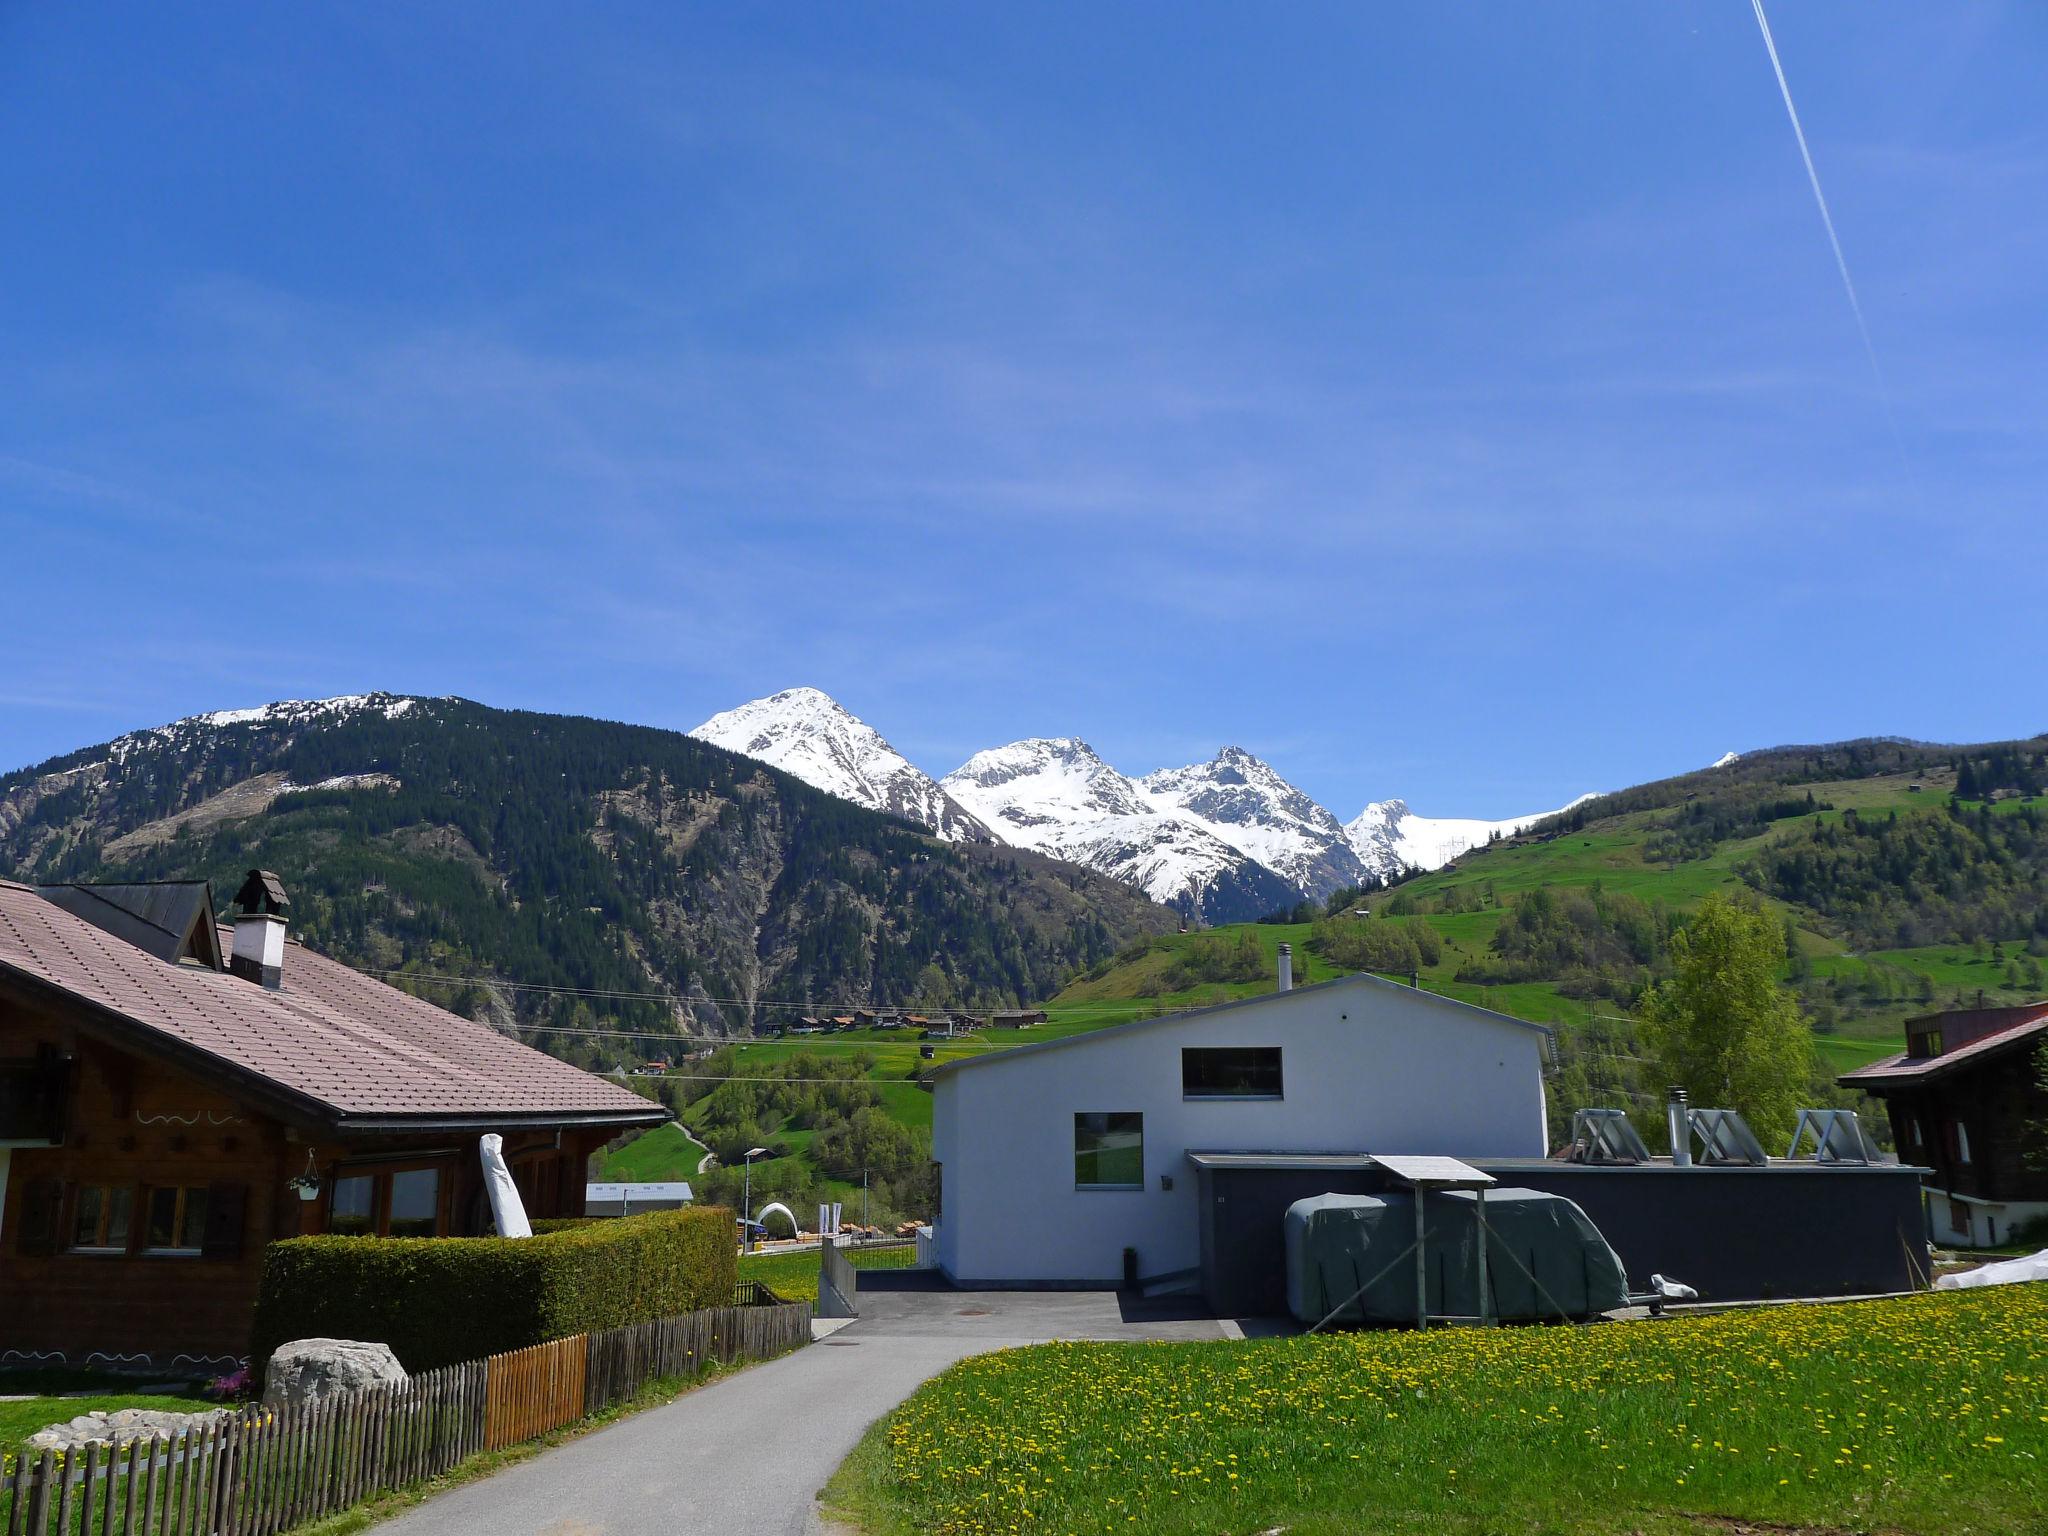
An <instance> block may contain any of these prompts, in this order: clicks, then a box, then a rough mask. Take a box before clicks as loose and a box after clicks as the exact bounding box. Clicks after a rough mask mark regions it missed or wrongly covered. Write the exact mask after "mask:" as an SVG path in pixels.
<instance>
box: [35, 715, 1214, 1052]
mask: <svg viewBox="0 0 2048 1536" xmlns="http://www.w3.org/2000/svg"><path fill="white" fill-rule="evenodd" d="M256 865H261V866H263V867H266V868H270V869H274V870H276V871H277V872H278V873H279V874H280V875H281V876H282V877H283V879H284V882H285V884H286V887H287V889H288V890H289V891H290V892H291V895H292V898H293V903H294V905H293V911H292V926H293V932H294V934H295V935H296V936H298V937H300V938H302V939H304V940H305V941H306V942H307V943H309V944H312V945H314V946H316V947H318V948H320V949H322V950H324V951H326V952H328V953H331V954H334V955H336V956H338V957H339V958H341V959H344V960H346V961H349V962H350V963H352V964H357V965H363V966H368V967H375V968H379V969H384V970H391V971H398V972H413V973H432V974H435V975H451V974H452V975H460V976H477V977H481V978H487V980H486V981H483V982H479V983H477V984H473V985H468V986H463V987H450V986H447V985H445V984H441V983H429V982H427V981H425V980H424V979H421V980H417V981H414V982H411V983H404V982H402V984H408V985H411V986H413V988H414V990H417V991H419V992H420V993H421V994H422V995H424V996H428V997H431V998H433V999H434V1000H435V1001H437V1002H441V1003H444V1004H446V1005H447V1006H450V1007H454V1008H456V1009H457V1010H458V1011H461V1012H464V1013H468V1014H472V1015H475V1016H483V1017H490V1018H492V1019H494V1020H495V1021H497V1022H499V1023H500V1024H501V1025H506V1026H510V1025H513V1024H518V1025H521V1026H524V1027H526V1028H529V1029H535V1028H539V1029H545V1030H546V1031H548V1032H549V1033H548V1035H547V1036H546V1037H544V1038H543V1040H542V1043H543V1044H546V1045H549V1046H550V1047H551V1048H553V1049H556V1050H558V1051H559V1052H560V1053H562V1054H565V1055H568V1056H571V1057H573V1058H576V1059H579V1060H585V1061H593V1060H602V1061H606V1062H609V1061H610V1060H611V1059H613V1057H614V1055H615V1054H618V1053H619V1048H618V1047H616V1046H614V1045H612V1044H610V1043H607V1042H604V1041H603V1039H602V1037H599V1036H590V1035H582V1034H577V1033H572V1031H579V1030H587V1029H596V1028H611V1029H618V1028H625V1029H657V1030H683V1031H688V1032H708V1033H727V1032H733V1031H739V1030H743V1029H745V1028H747V1027H748V1026H749V1025H750V1024H752V1023H753V1022H755V1021H756V1020H779V1019H780V1018H782V1017H783V1013H782V1012H781V1011H779V1010H776V1009H765V1008H763V1007H761V1006H759V1005H760V1003H761V1002H762V1001H763V1000H771V1001H791V1000H795V1001H802V1000H805V999H815V1000H816V1001H817V1002H818V1003H819V1004H820V1005H823V1004H826V1003H846V1002H851V1001H854V1000H863V999H872V1000H874V1001H877V1002H885V1003H904V1002H920V1003H925V1004H929V1005H931V1006H935V1007H936V1006H943V1005H947V1004H959V1005H963V1006H965V1005H981V1004H993V1003H998V1002H1009V1001H1015V1000H1019V999H1025V998H1032V997H1038V996H1043V995H1045V994H1047V993H1049V992H1051V991H1053V990H1055V989H1056V988H1057V987H1058V986H1059V984H1060V981H1061V979H1062V978H1063V977H1065V976H1066V975H1068V974H1069V973H1071V972H1072V971H1073V970H1074V969H1076V968H1078V967H1086V966H1088V965H1090V964H1093V963H1095V962H1096V961H1098V960H1100V959H1101V958H1102V957H1104V956H1106V955H1108V954H1110V953H1111V952H1113V951H1114V950H1115V949H1116V947H1117V946H1118V945H1119V944H1121V943H1124V942H1127V941H1129V940H1130V939H1132V938H1133V937H1135V936H1138V935H1140V934H1143V933H1147V932H1153V931H1158V930H1161V929H1163V928H1166V927H1169V926H1171V925H1172V922H1173V919H1172V917H1171V915H1170V914H1169V913H1167V912H1166V911H1165V910H1164V909H1162V908H1160V907H1157V906H1155V905H1153V904H1152V903H1151V902H1149V901H1147V900H1145V899H1144V898H1143V897H1142V896H1140V895H1139V894H1138V893H1136V892H1134V891H1132V890H1130V889H1128V888H1127V887H1125V886H1122V885H1120V884H1118V883H1116V882H1114V881H1112V880H1109V879H1106V878H1104V877H1102V876H1099V875H1094V874H1090V873H1089V872H1087V871H1085V870H1081V869H1077V868H1074V867H1072V866H1069V865H1064V864H1060V863H1057V862H1055V861H1053V860H1051V859H1047V858H1043V857H1040V856H1038V855H1035V854H1032V853H1029V852H1025V851H1023V850H1018V849H1010V848H997V847H991V846H987V845H975V844H961V843H946V842H941V841H939V840H937V839H934V838H932V837H930V836H928V835H926V834H925V833H923V832H922V831H920V830H918V829H916V828H913V827H911V826H909V825H907V824H905V823H903V822H901V821H898V820H895V819H894V818H892V817H889V816H886V815H882V814H879V813H877V812H873V811H869V810H864V809H862V808H860V807H857V806H854V805H851V804H849V803H847V802H846V801H844V800H841V799H837V798H835V797H833V796H831V795H827V794H823V793H821V792H819V791H817V790H815V789H812V788H810V787H809V786H807V785H805V784H802V783H800V782H798V781H797V780H795V779H793V778H791V777H789V776H788V775H786V774H783V773H780V772H777V771H775V770H773V769H770V768H767V767H764V766H763V765H762V764H760V763H758V762H754V761H752V760H750V759H747V758H743V757H740V756H737V755H735V754H733V753H730V752H726V751H724V750H722V749H720V748H717V747H714V746H710V745H707V744H706V743H703V742H700V741H696V740H693V739H692V738H690V737H688V736H685V735H682V734H680V733H678V732H671V731H662V730H654V729H650V728H646V727H640V726H629V725H619V724H613V723H610V722H606V721H599V720H589V719H581V718H576V717H570V716H561V715H544V714H531V713H523V712H519V711H511V710H499V709H492V708H488V707H486V706H484V705H481V704H475V703H471V702H468V701H466V700H461V699H410V698H397V697H393V696H390V695H381V694H379V695H367V696H362V697H356V698H348V699H340V700H328V701H322V702H319V703H311V704H284V705H272V706H268V707H267V708H265V709H261V710H242V711H227V712H222V713H219V714H214V715H206V716H198V717H195V718H193V719H190V720H185V721H180V722H178V723H176V724H174V725H170V726H165V727H162V728H159V729H155V730H148V731H139V732H136V733H133V734H131V735H129V736H125V737H122V738H119V739H118V740H116V741H113V742H109V743H106V744H105V745H102V746H97V747H91V748H86V749H84V750H81V751H78V752H74V753H71V754H68V755H67V756H64V757H61V758H57V759H53V760H52V761H50V762H47V763H43V764H40V765H38V766H36V767H34V768H30V769H25V770H22V771H19V772H16V773H11V774H8V775H6V776H5V777H0V871H4V872H5V873H6V874H8V875H11V876H12V877H14V878H16V879H21V880H28V881H58V880H72V879H109V878H121V879H157V878H183V877H204V878H208V879H211V880H212V881H213V882H214V889H215V892H216V896H217V897H219V898H222V899H224V898H225V895H226V893H228V892H231V891H232V890H233V889H234V887H235V885H236V883H237V882H238V880H239V877H240V875H241V873H242V872H243V871H244V870H246V869H248V868H250V867H251V866H256ZM543 988H575V989H580V990H581V991H583V992H600V993H612V994H627V995H623V996H611V997H597V998H592V997H589V996H577V995H571V994H568V993H562V992H549V991H545V990H540V989H543ZM670 996H672V997H673V998H677V999H680V1001H672V1000H670ZM640 1053H641V1052H640V1051H638V1050H636V1049H633V1048H628V1049H627V1050H626V1051H625V1054H629V1055H630V1054H640ZM646 1053H647V1054H653V1051H651V1050H649V1051H647V1052H646Z"/></svg>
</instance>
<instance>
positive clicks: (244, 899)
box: [235, 869, 292, 916]
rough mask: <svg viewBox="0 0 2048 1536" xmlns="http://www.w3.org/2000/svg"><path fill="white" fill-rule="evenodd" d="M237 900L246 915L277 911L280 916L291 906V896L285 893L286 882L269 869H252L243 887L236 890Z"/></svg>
mask: <svg viewBox="0 0 2048 1536" xmlns="http://www.w3.org/2000/svg"><path fill="white" fill-rule="evenodd" d="M235 901H236V902H237V904H239V905H240V907H241V909H242V912H243V914H244V915H245V916H252V915H257V914H262V913H275V914H277V915H279V916H282V915H283V914H284V910H285V909H286V908H287V907H289V906H290V905H291V904H292V903H291V898H290V897H288V896H286V895H285V893H284V882H283V881H281V880H279V879H278V878H277V876H276V875H273V874H272V873H271V872H270V871H269V870H267V869H252V870H250V871H249V875H248V878H247V879H245V880H244V881H243V882H242V888H241V889H240V890H238V891H236V892H235Z"/></svg>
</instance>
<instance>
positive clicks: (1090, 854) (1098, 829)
mask: <svg viewBox="0 0 2048 1536" xmlns="http://www.w3.org/2000/svg"><path fill="white" fill-rule="evenodd" d="M939 782H940V784H941V785H942V786H943V787H944V788H945V790H946V792H947V793H948V794H950V795H952V797H953V798H954V799H955V800H957V801H959V802H960V803H961V804H962V805H964V806H966V807H967V808H968V809H969V810H970V811H972V812H974V814H975V815H977V816H979V817H980V818H981V819H982V820H983V821H984V822H986V823H987V824H988V826H989V828H990V829H991V830H992V831H994V832H995V834H996V835H997V836H998V837H1000V838H1001V839H1003V840H1004V841H1005V842H1008V843H1013V844H1016V845H1017V846H1019V847H1023V848H1034V849H1037V850H1038V851H1040V852H1042V853H1047V854H1050V855H1052V856H1053V857H1054V858H1060V859H1067V860H1069V861H1071V862H1073V863H1076V864H1083V865H1086V866H1087V867H1088V868H1090V869H1093V870H1097V871H1099V872H1101V873H1104V874H1108V875H1112V876H1114V877H1115V878H1117V879H1120V880H1123V881H1125V882H1127V883H1128V884H1131V885H1135V886H1138V887H1139V888H1140V889H1142V890H1143V891H1145V892H1146V894H1147V895H1149V896H1151V897H1152V899H1153V900H1155V901H1161V902H1167V903H1169V904H1173V905H1178V906H1181V907H1182V908H1184V909H1189V910H1193V911H1196V912H1199V913H1202V914H1204V915H1207V916H1211V917H1216V916H1219V915H1229V916H1252V915H1255V914H1257V913H1260V912H1268V911H1271V910H1272V909H1273V908H1275V907H1277V906H1283V905H1285V904H1286V903H1287V902H1288V901H1289V900H1292V899H1293V894H1294V893H1293V892H1292V890H1291V888H1290V887H1289V886H1288V884H1287V883H1286V882H1285V880H1283V879H1282V878H1281V877H1280V876H1279V875H1277V874H1275V873H1274V872H1273V871H1272V870H1270V869H1267V868H1264V867H1263V866H1261V864H1260V863H1259V861H1258V860H1257V859H1256V858H1254V857H1252V856H1250V855H1248V854H1247V853H1246V852H1245V851H1244V850H1243V849H1242V848H1240V847H1237V846H1235V845H1234V844H1233V843H1231V842H1230V841H1227V840H1226V839H1224V838H1222V837H1219V836H1217V835H1216V833H1215V832H1213V831H1212V830H1210V829H1209V828H1208V827H1206V826H1204V825H1203V824H1202V823H1201V821H1200V820H1199V819H1198V818H1196V817H1193V816H1189V815H1186V814H1183V813H1182V812H1180V811H1178V810H1177V809H1175V808H1174V807H1173V806H1171V805H1170V804H1166V803H1163V802H1156V801H1155V800H1154V798H1153V797H1152V796H1151V795H1150V794H1148V793H1147V792H1146V791H1145V790H1144V788H1143V787H1142V785H1140V784H1137V783H1134V782H1133V781H1131V780H1130V779H1127V778H1125V777H1124V776H1123V775H1122V774H1121V773H1118V772H1117V771H1116V769H1114V768H1112V767H1110V765H1109V764H1108V763H1106V762H1104V761H1103V760H1102V758H1101V756H1100V754H1098V753H1097V752H1096V751H1095V749H1094V748H1093V747H1091V746H1089V745H1088V743H1087V742H1085V741H1080V740H1077V739H1076V738H1074V737H1071V736H1060V737H1034V738H1032V739H1029V740H1026V741H1013V742H1011V743H1009V745H1007V746H1001V747H991V748H989V749H988V750H986V751H983V752H977V753H975V754H974V756H972V757H970V758H969V759H968V760H967V761H966V762H964V763H962V764H961V765H960V766H959V767H958V768H956V769H954V770H953V771H952V772H951V773H949V774H947V775H946V776H945V778H943V779H941V780H940V781H939Z"/></svg>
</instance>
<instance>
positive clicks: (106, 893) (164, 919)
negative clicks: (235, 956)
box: [36, 880, 221, 970]
mask: <svg viewBox="0 0 2048 1536" xmlns="http://www.w3.org/2000/svg"><path fill="white" fill-rule="evenodd" d="M36 890H37V891H38V893H39V894H40V895H41V896H42V898H43V900H45V901H49V902H54V903H55V904H56V905H58V906H60V907H62V908H63V909H64V910H65V911H66V912H69V913H70V914H71V915H72V916H73V917H82V918H84V919H85V920H86V921H87V922H88V923H91V924H92V925H93V926H94V927H95V928H101V929H104V930H106V931H107V932H108V933H111V934H113V935H114V936H115V937H116V938H118V939H121V940H124V941H125V942H127V943H129V944H133V945H134V946H135V947H136V948H137V949H140V950H142V951H144V952H146V953H148V954H152V955H155V956H156V957H157V959H159V960H168V961H170V962H171V963H173V964H176V963H177V961H178V959H179V958H180V957H181V956H183V955H186V954H187V953H188V952H189V953H190V954H191V955H192V958H194V959H197V960H200V961H202V962H203V963H206V964H209V965H211V966H212V967H213V968H214V969H215V970H218V969H220V963H221V957H220V941H219V938H218V936H217V935H216V933H215V929H214V921H213V892H212V889H211V888H210V887H209V886H208V885H207V883H206V882H205V881H204V880H136V881H127V882H121V883H106V884H86V883H83V882H77V883H73V884H69V885H42V886H37V887H36Z"/></svg>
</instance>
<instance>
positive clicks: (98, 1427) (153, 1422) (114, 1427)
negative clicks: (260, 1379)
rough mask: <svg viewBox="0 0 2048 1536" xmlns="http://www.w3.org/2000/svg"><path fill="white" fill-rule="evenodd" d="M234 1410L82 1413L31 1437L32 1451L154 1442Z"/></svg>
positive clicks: (137, 1410) (142, 1409) (30, 1445)
mask: <svg viewBox="0 0 2048 1536" xmlns="http://www.w3.org/2000/svg"><path fill="white" fill-rule="evenodd" d="M231 1411H232V1410H229V1409H224V1408H208V1409H202V1410H201V1411H200V1412H198V1413H168V1412H164V1411H162V1410H159V1409H155V1408H118V1409H116V1410H115V1411H114V1412H112V1413H101V1412H94V1413H81V1414H80V1415H79V1416H78V1417H77V1418H75V1419H72V1420H70V1421H69V1422H67V1423H63V1424H52V1425H51V1426H50V1427H49V1428H48V1429H41V1430H38V1431H36V1433H34V1434H33V1435H30V1436H29V1437H28V1448H29V1449H30V1450H32V1451H70V1450H76V1449H78V1448H79V1447H81V1446H86V1445H127V1444H128V1443H129V1442H130V1441H132V1440H153V1439H156V1438H158V1437H160V1436H164V1435H175V1434H177V1433H178V1432H179V1431H180V1430H185V1429H197V1428H198V1427H199V1426H200V1425H201V1424H204V1423H206V1422H207V1421H208V1420H209V1419H218V1418H222V1417H225V1416H226V1415H227V1414H228V1413H229V1412H231Z"/></svg>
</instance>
